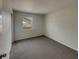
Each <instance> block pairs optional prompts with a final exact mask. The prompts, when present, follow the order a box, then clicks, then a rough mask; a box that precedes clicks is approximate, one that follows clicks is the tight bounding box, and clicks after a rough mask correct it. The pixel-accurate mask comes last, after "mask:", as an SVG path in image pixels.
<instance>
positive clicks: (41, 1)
mask: <svg viewBox="0 0 79 59" xmlns="http://www.w3.org/2000/svg"><path fill="white" fill-rule="evenodd" d="M70 4H73V5H74V4H77V0H8V7H10V8H13V9H15V10H18V11H23V12H30V13H40V14H46V13H49V12H51V11H55V10H57V9H60V8H63V7H66V6H68V5H70Z"/></svg>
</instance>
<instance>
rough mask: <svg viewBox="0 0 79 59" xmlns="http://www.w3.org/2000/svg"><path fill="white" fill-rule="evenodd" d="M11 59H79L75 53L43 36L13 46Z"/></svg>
mask: <svg viewBox="0 0 79 59" xmlns="http://www.w3.org/2000/svg"><path fill="white" fill-rule="evenodd" d="M10 59H78V58H77V51H74V50H72V49H70V48H68V47H66V46H64V45H62V44H60V43H58V42H55V41H53V40H51V39H49V38H47V37H44V36H41V37H36V38H30V39H26V40H22V41H18V42H16V43H14V44H13V46H12V49H11V53H10Z"/></svg>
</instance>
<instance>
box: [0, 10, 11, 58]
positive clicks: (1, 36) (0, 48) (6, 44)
mask: <svg viewBox="0 0 79 59" xmlns="http://www.w3.org/2000/svg"><path fill="white" fill-rule="evenodd" d="M2 16H3V17H2V21H3V32H1V33H0V54H4V53H6V54H7V56H6V57H4V58H3V59H9V53H10V48H11V39H12V32H11V15H10V13H9V12H6V11H3V12H2Z"/></svg>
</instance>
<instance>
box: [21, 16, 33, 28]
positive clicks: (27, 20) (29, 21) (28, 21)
mask: <svg viewBox="0 0 79 59" xmlns="http://www.w3.org/2000/svg"><path fill="white" fill-rule="evenodd" d="M22 26H23V29H31V28H32V17H31V16H30V17H24V18H23V20H22Z"/></svg>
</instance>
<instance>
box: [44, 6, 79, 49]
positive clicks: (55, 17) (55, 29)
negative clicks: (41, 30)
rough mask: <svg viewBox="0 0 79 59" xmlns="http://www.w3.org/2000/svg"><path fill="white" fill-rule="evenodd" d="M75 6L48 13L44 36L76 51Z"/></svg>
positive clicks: (76, 20)
mask: <svg viewBox="0 0 79 59" xmlns="http://www.w3.org/2000/svg"><path fill="white" fill-rule="evenodd" d="M77 13H78V12H77V6H69V7H66V8H64V9H61V10H58V11H57V12H54V13H53V12H52V13H48V15H46V19H45V35H46V36H48V37H50V38H52V39H54V40H56V41H58V42H60V43H62V44H64V45H66V46H68V47H70V48H72V49H75V50H77V49H78V47H77V46H78V42H77V41H78V38H77V36H78V34H77V32H78V31H77V29H78V27H77V25H78V23H77V22H78V19H77V16H78V15H77Z"/></svg>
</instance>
